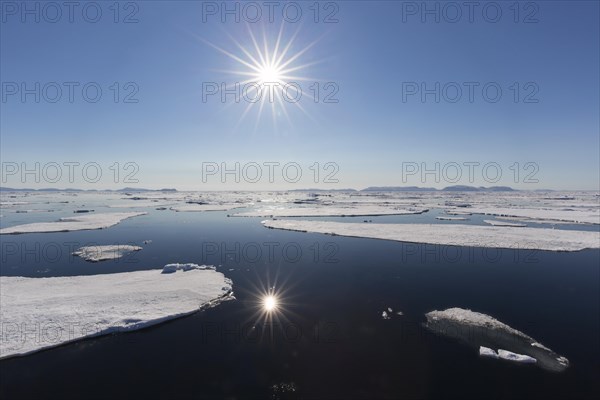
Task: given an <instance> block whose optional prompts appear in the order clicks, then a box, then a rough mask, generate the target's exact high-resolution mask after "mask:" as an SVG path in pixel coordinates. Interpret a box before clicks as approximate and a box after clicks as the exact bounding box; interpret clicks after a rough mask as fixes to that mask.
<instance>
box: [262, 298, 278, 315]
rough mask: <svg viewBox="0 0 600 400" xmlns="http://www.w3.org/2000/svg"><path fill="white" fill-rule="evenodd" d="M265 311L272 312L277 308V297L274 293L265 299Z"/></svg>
mask: <svg viewBox="0 0 600 400" xmlns="http://www.w3.org/2000/svg"><path fill="white" fill-rule="evenodd" d="M263 307H264V308H265V311H267V312H271V311H273V310H275V309H276V308H277V299H276V298H275V296H273V295H268V296H266V297H265V298H264V300H263Z"/></svg>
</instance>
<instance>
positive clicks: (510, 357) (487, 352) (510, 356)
mask: <svg viewBox="0 0 600 400" xmlns="http://www.w3.org/2000/svg"><path fill="white" fill-rule="evenodd" d="M479 355H480V356H482V357H489V358H495V359H502V360H507V361H512V362H517V363H524V364H535V363H536V362H537V360H536V359H535V358H533V357H529V356H526V355H523V354H517V353H513V352H512V351H508V350H503V349H498V352H497V353H496V351H494V349H490V348H489V347H485V346H479Z"/></svg>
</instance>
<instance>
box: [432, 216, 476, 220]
mask: <svg viewBox="0 0 600 400" xmlns="http://www.w3.org/2000/svg"><path fill="white" fill-rule="evenodd" d="M435 219H439V220H440V221H467V220H468V218H465V217H444V216H443V215H440V216H437V217H435Z"/></svg>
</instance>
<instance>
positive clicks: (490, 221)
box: [483, 219, 527, 228]
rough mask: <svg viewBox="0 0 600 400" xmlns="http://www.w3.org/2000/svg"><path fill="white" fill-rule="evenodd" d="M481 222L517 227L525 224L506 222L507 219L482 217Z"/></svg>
mask: <svg viewBox="0 0 600 400" xmlns="http://www.w3.org/2000/svg"><path fill="white" fill-rule="evenodd" d="M483 222H485V223H486V224H490V225H492V226H514V227H517V228H521V227H524V226H527V225H525V224H521V223H518V222H508V221H496V220H493V219H484V220H483Z"/></svg>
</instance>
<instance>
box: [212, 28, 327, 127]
mask: <svg viewBox="0 0 600 400" xmlns="http://www.w3.org/2000/svg"><path fill="white" fill-rule="evenodd" d="M283 27H284V25H283V24H281V26H280V28H279V31H278V33H277V35H276V38H275V39H274V40H270V39H269V37H268V35H267V33H266V31H265V30H264V29H263V32H262V37H261V38H260V39H259V38H257V36H256V35H255V34H254V32H253V31H252V29H251V28H250V26H247V30H248V38H249V44H248V45H247V46H244V45H243V44H242V43H240V42H239V41H238V40H236V39H235V38H233V37H232V36H231V35H230V34H228V33H227V36H229V38H230V39H231V41H232V42H233V44H234V45H235V47H236V48H237V50H238V51H237V52H232V51H228V50H225V49H223V48H221V47H219V46H217V45H215V44H213V43H210V42H207V41H206V40H203V41H204V42H205V43H207V44H208V45H210V46H211V47H212V48H214V49H216V50H217V51H219V52H220V53H221V54H223V55H225V56H227V57H228V58H229V59H230V60H233V61H235V62H236V63H237V64H238V68H233V69H227V70H218V71H219V72H221V73H225V74H228V75H233V76H236V77H238V80H237V81H234V82H229V83H227V84H226V85H225V86H226V89H227V90H240V89H241V90H242V94H243V96H242V97H243V98H244V100H245V101H247V102H248V104H247V105H246V107H245V108H244V109H243V112H242V114H241V116H240V118H239V120H238V122H237V124H236V129H237V128H238V127H239V126H240V125H241V123H242V122H243V121H244V119H245V118H246V117H247V116H248V115H249V114H250V111H251V110H252V109H256V110H257V113H256V121H255V124H254V130H255V131H256V130H257V129H258V126H259V124H260V122H261V120H262V116H263V113H264V112H265V110H267V109H270V112H271V115H272V120H273V126H274V127H275V128H276V127H277V119H278V116H283V117H285V119H286V120H287V121H288V123H289V124H290V125H291V124H292V123H291V118H290V114H289V112H288V110H287V107H289V106H291V105H293V106H294V107H296V108H297V109H298V110H300V111H301V112H302V113H303V114H304V115H305V116H307V117H308V118H310V119H311V120H313V121H314V119H313V118H312V117H311V116H310V115H309V113H308V112H307V110H306V109H305V108H304V107H303V106H302V105H301V104H300V101H301V100H302V98H303V97H304V96H306V98H307V99H309V100H311V99H312V100H314V99H315V98H314V94H312V93H310V91H303V90H302V87H301V86H300V82H311V81H313V82H317V81H319V80H318V79H311V78H310V77H308V76H305V75H304V72H305V71H306V70H307V69H308V68H310V67H312V66H315V65H317V64H319V63H320V62H322V61H312V62H305V63H301V64H299V63H298V62H299V61H300V60H301V58H302V56H303V55H305V54H306V53H307V52H308V51H309V50H310V49H311V48H312V47H313V46H314V45H315V44H316V43H317V42H318V39H317V40H314V41H312V42H311V43H309V44H308V45H306V46H304V47H303V48H301V49H300V50H299V51H295V52H293V50H292V49H293V47H294V43H295V42H296V39H297V37H298V32H299V30H296V31H295V32H294V34H293V35H292V36H291V38H290V39H289V40H287V41H286V40H284V29H283ZM249 98H250V99H251V100H249ZM236 102H237V101H236ZM268 103H270V104H269V105H270V107H265V106H267V105H268ZM231 104H235V103H234V102H230V103H229V104H227V106H229V105H231Z"/></svg>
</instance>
